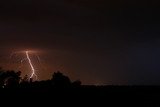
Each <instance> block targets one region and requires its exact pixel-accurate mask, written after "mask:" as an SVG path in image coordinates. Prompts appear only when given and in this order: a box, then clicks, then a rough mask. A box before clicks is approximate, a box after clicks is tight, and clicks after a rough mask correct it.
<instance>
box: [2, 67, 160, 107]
mask: <svg viewBox="0 0 160 107" xmlns="http://www.w3.org/2000/svg"><path fill="white" fill-rule="evenodd" d="M0 98H1V99H3V100H7V101H13V99H16V101H14V102H17V100H18V102H24V103H25V101H29V102H32V103H33V104H34V103H36V101H35V100H38V104H41V103H42V104H43V103H45V105H46V104H49V105H55V104H58V105H61V104H62V105H63V103H62V102H68V103H65V104H66V106H67V104H71V105H72V106H73V105H74V106H75V103H76V104H78V105H81V104H86V103H89V104H90V106H91V105H93V106H94V105H95V104H98V105H99V106H102V105H105V106H109V105H111V106H114V107H116V106H127V107H148V106H149V107H154V105H157V104H158V105H159V106H160V104H159V103H158V102H159V98H160V86H112V85H110V86H109V85H108V86H107V85H106V86H95V85H81V81H80V80H77V81H73V82H72V81H71V80H70V78H69V77H68V76H66V75H64V74H63V73H61V72H60V71H57V72H54V73H53V75H52V78H51V79H49V80H45V81H34V80H32V78H29V77H28V76H27V75H25V76H24V77H23V78H22V77H21V72H20V71H18V72H15V71H6V70H2V69H1V70H0ZM128 103H129V105H128ZM36 104H37V103H36ZM159 106H158V107H159Z"/></svg>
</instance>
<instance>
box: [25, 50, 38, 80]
mask: <svg viewBox="0 0 160 107" xmlns="http://www.w3.org/2000/svg"><path fill="white" fill-rule="evenodd" d="M25 53H26V57H27V60H28V62H29V65H30V67H31V70H32V74H31V76H30V78H33V76H35V77H36V79H37V75H36V74H35V69H34V66H33V64H32V61H31V59H30V56H29V51H25Z"/></svg>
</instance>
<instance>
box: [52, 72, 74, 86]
mask: <svg viewBox="0 0 160 107" xmlns="http://www.w3.org/2000/svg"><path fill="white" fill-rule="evenodd" d="M51 80H52V83H53V86H55V87H68V86H71V81H70V79H69V78H68V77H67V76H65V75H63V74H62V73H61V72H59V71H58V72H55V73H54V74H53V76H52V79H51Z"/></svg>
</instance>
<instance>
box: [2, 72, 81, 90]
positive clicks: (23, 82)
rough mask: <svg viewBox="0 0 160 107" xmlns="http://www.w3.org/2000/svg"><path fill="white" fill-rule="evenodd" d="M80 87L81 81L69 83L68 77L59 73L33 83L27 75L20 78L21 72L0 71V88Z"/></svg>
mask: <svg viewBox="0 0 160 107" xmlns="http://www.w3.org/2000/svg"><path fill="white" fill-rule="evenodd" d="M78 86H81V81H80V80H76V81H74V82H71V80H70V78H69V77H68V76H65V75H64V74H63V73H61V72H60V71H57V72H54V73H53V75H52V78H51V79H49V80H45V81H34V80H33V78H29V77H28V75H25V76H24V77H21V71H18V72H15V71H13V70H11V71H9V70H2V69H0V88H45V87H55V88H69V87H78Z"/></svg>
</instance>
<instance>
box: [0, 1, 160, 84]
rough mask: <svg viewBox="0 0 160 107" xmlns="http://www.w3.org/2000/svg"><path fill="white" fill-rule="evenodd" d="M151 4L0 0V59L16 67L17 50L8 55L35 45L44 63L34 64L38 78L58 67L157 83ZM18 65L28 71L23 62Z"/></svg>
mask: <svg viewBox="0 0 160 107" xmlns="http://www.w3.org/2000/svg"><path fill="white" fill-rule="evenodd" d="M157 4H158V3H156V2H154V1H152V2H147V1H145V2H144V1H136V0H134V1H127V0H126V1H125V0H121V1H119V0H107V1H106V0H45V1H44V0H14V1H13V0H5V1H0V37H1V38H0V49H1V53H0V60H1V62H0V64H1V66H2V67H4V68H5V69H17V66H19V60H20V58H21V57H24V56H23V54H17V56H15V55H14V56H13V57H12V58H11V59H9V57H8V56H9V55H10V54H11V53H12V52H16V51H23V50H27V49H30V50H38V51H39V53H38V54H39V56H40V57H41V61H42V64H43V66H44V67H42V66H40V65H39V64H36V65H37V69H38V70H39V71H37V74H38V76H39V78H40V79H48V78H50V76H51V74H52V73H53V72H54V71H56V70H59V69H60V70H62V72H63V73H65V74H67V75H69V76H70V77H71V78H72V79H73V80H75V79H80V80H82V82H83V83H84V84H160V79H159V76H160V73H159V70H160V67H159V63H160V61H159V59H160V57H159V53H160V49H159V48H160V43H159V40H160V39H159V37H158V36H159V34H160V32H159V25H160V21H159V18H160V17H159V14H158V13H159V10H160V9H159V8H158V5H157ZM33 60H36V59H35V58H34V56H33ZM35 63H37V62H35ZM24 64H27V62H25V63H24ZM21 70H23V71H22V72H23V74H28V73H29V68H27V66H26V67H24V68H23V69H21Z"/></svg>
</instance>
